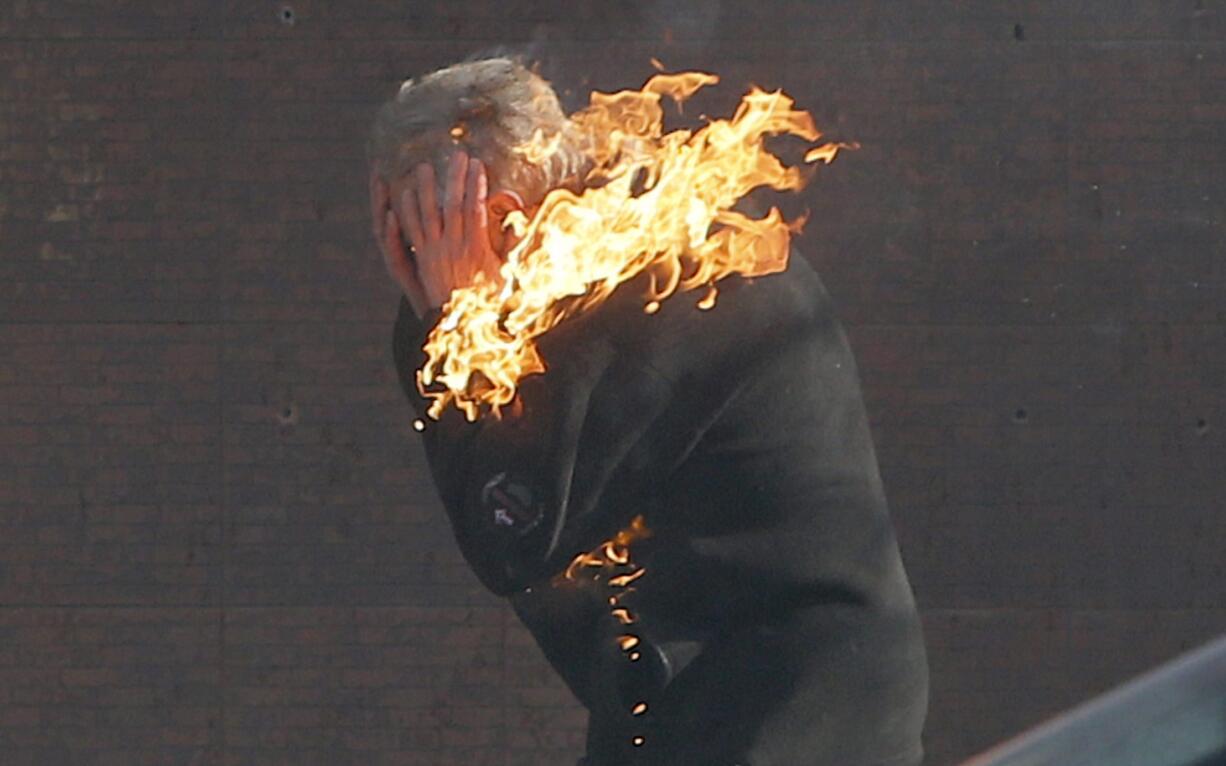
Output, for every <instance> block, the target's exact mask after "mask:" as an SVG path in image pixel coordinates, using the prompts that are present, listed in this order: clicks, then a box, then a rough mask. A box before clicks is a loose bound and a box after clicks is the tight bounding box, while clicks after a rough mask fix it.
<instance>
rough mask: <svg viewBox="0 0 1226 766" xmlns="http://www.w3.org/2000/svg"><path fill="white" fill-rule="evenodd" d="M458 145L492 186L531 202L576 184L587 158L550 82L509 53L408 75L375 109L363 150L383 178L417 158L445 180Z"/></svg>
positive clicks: (400, 172)
mask: <svg viewBox="0 0 1226 766" xmlns="http://www.w3.org/2000/svg"><path fill="white" fill-rule="evenodd" d="M457 148H463V149H465V150H466V151H467V152H468V153H469V154H470V155H472V156H475V157H478V158H480V159H481V161H482V162H484V163H485V165H486V170H487V173H488V174H489V182H490V188H491V189H498V188H501V189H507V190H509V191H514V192H516V193H517V194H519V196H520V197H521V198H522V199H523V201H524V202H525V204H529V205H531V204H535V203H538V202H539V201H540V200H541V199H543V198H544V196H545V194H546V193H547V192H548V191H549V190H550V189H553V188H557V187H559V186H564V185H573V184H574V183H575V182H576V179H578V178H579V177H580V176H581V174H582V171H583V169H584V166H585V165H586V164H587V160H586V155H585V154H584V153H583V151H582V150H581V149H580V144H579V140H578V138H577V136H576V132H575V130H574V128H573V126H572V125H571V124H570V121H569V120H568V119H567V117H566V115H565V114H564V113H563V111H562V108H561V105H560V104H559V103H558V97H557V94H556V93H555V92H554V90H553V88H552V86H550V84H549V83H548V82H546V81H545V80H544V79H543V78H541V77H540V75H538V74H537V73H536V72H534V71H532V70H530V69H529V68H527V67H526V66H524V64H523V63H522V62H521V61H519V60H517V59H515V58H512V57H502V56H500V57H496V58H485V59H479V60H474V61H466V62H463V63H459V64H455V65H453V66H449V67H447V68H445V69H440V70H438V71H436V72H432V73H430V74H427V75H424V76H422V77H420V78H416V79H408V80H405V81H404V83H403V84H402V85H401V86H400V90H399V92H398V93H397V94H396V96H395V97H394V98H393V99H391V100H390V101H388V102H386V103H384V104H383V105H382V106H380V107H379V109H378V111H377V112H376V114H375V120H374V125H373V126H372V128H371V132H370V136H369V139H368V142H367V147H366V152H367V159H368V160H369V162H370V163H371V164H372V165H374V166H375V168H376V169H377V171H378V173H379V174H380V175H381V176H382V177H383V178H396V177H400V176H403V175H405V174H407V173H409V172H411V171H412V169H413V168H414V167H416V166H417V165H418V164H419V163H422V162H429V163H431V164H433V165H434V168H435V173H436V175H437V177H439V178H443V177H445V175H446V163H447V160H448V158H449V157H450V156H451V154H452V152H453V151H454V150H455V149H457Z"/></svg>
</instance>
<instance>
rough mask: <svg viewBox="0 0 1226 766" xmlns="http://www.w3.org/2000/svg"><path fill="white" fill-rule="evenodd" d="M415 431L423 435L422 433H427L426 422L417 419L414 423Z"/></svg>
mask: <svg viewBox="0 0 1226 766" xmlns="http://www.w3.org/2000/svg"><path fill="white" fill-rule="evenodd" d="M413 430H414V431H417V432H418V433H421V432H422V431H425V430H426V421H424V420H422V419H421V418H416V419H415V420H414V421H413Z"/></svg>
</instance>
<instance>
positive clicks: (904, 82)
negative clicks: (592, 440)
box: [0, 0, 1226, 766]
mask: <svg viewBox="0 0 1226 766" xmlns="http://www.w3.org/2000/svg"><path fill="white" fill-rule="evenodd" d="M564 9H567V10H564ZM525 41H535V42H536V44H537V45H538V49H539V50H540V52H541V53H542V54H545V56H546V68H545V71H546V73H547V74H549V75H550V76H551V77H552V78H553V79H554V80H555V82H556V83H557V84H558V85H559V87H561V88H564V89H567V90H569V91H571V93H570V94H569V96H568V98H569V99H570V100H571V101H572V103H576V102H577V100H578V99H579V97H581V96H582V95H583V94H584V93H586V91H587V90H588V89H589V88H591V87H600V88H616V87H623V86H634V85H637V84H639V83H640V82H641V81H642V79H643V78H644V77H645V76H647V75H648V74H649V73H650V72H651V69H650V67H649V66H648V58H649V57H650V56H657V57H659V58H660V59H662V60H663V61H664V62H665V63H666V64H668V65H669V66H670V67H674V68H681V67H702V68H709V69H713V70H715V71H718V72H719V73H720V74H721V75H723V76H724V78H725V84H726V87H725V88H724V89H723V90H721V91H720V93H719V94H715V95H712V96H710V97H709V100H708V101H707V102H705V103H707V104H709V106H710V109H711V111H712V113H717V112H722V111H724V110H726V109H727V108H728V107H729V106H730V105H731V104H732V103H734V102H735V100H736V98H737V96H738V95H739V93H740V92H741V90H742V89H743V88H744V87H745V86H746V84H747V83H748V82H750V81H754V82H758V83H761V84H763V85H765V86H768V87H779V86H782V87H784V88H785V89H786V90H787V91H788V92H789V93H790V94H792V95H793V96H795V97H796V98H797V99H798V101H799V103H800V105H801V106H802V107H804V108H807V109H810V110H811V111H813V113H814V114H815V116H816V117H817V118H818V122H819V124H820V125H821V126H823V127H825V128H827V129H828V130H829V131H830V133H831V135H832V136H834V137H839V138H845V139H851V140H858V141H860V142H861V143H862V144H863V149H862V150H860V151H859V152H855V153H848V154H846V155H845V156H844V157H842V158H841V159H840V160H839V161H838V162H836V163H835V164H834V165H833V166H831V167H830V168H825V169H823V170H822V172H821V173H820V174H819V176H818V178H817V180H816V181H815V182H814V184H813V185H812V186H810V188H809V189H808V190H806V191H805V192H804V194H803V200H802V201H801V206H806V207H809V208H810V209H811V210H812V211H813V218H812V220H811V223H810V224H809V227H808V230H807V232H806V234H805V235H804V237H803V238H802V239H801V240H800V243H799V244H800V247H801V248H802V250H803V251H804V253H805V254H806V256H807V257H809V258H810V259H811V260H812V261H813V263H814V264H815V265H816V266H817V267H818V268H819V269H820V270H821V272H822V273H823V275H824V277H825V279H826V281H827V284H828V287H829V288H830V290H831V292H832V294H833V295H834V296H835V298H836V301H837V303H838V304H839V308H840V311H841V314H842V316H843V318H844V320H845V322H846V324H847V327H848V330H849V333H850V335H851V339H852V342H853V344H854V348H855V350H856V352H857V354H858V357H859V360H860V365H861V372H862V376H863V379H864V384H865V395H866V398H867V401H868V405H869V408H870V413H871V416H872V420H873V427H874V433H875V436H876V439H877V443H878V446H879V453H880V458H881V466H882V472H883V475H884V478H885V481H886V486H887V489H888V492H889V496H890V500H891V505H892V508H893V511H894V514H895V519H896V523H897V526H898V529H899V534H900V537H901V541H902V546H903V553H904V556H905V558H906V561H907V564H908V566H909V569H910V572H911V575H912V579H913V582H914V585H915V588H916V592H917V594H918V597H919V599H920V601H921V604H922V607H923V609H924V613H925V621H926V625H927V630H928V638H929V642H930V650H931V655H932V670H933V701H932V710H931V716H930V725H929V728H928V746H929V750H930V753H931V756H932V757H931V759H930V762H931V763H933V764H948V763H951V762H953V761H955V760H957V759H958V758H959V757H961V756H965V755H967V754H969V753H971V752H973V751H976V750H978V749H980V748H982V747H984V746H986V745H988V744H990V743H992V742H994V741H996V740H998V739H1000V738H1002V737H1004V736H1006V735H1009V734H1012V733H1014V732H1016V731H1018V730H1019V729H1021V728H1022V727H1024V726H1027V725H1030V724H1032V723H1035V722H1037V721H1039V720H1041V719H1042V718H1044V717H1045V716H1047V715H1049V714H1051V713H1053V712H1055V711H1058V710H1060V709H1062V708H1064V707H1066V706H1068V705H1070V704H1072V703H1075V702H1077V701H1078V700H1081V699H1083V698H1085V697H1087V696H1088V695H1091V694H1094V693H1096V692H1099V691H1102V690H1104V689H1106V688H1108V687H1109V686H1111V685H1113V684H1115V683H1117V682H1119V681H1121V680H1123V679H1125V678H1127V677H1129V676H1131V675H1133V674H1134V673H1137V672H1138V671H1141V670H1142V669H1145V668H1147V667H1149V666H1151V665H1152V664H1155V663H1157V662H1160V661H1162V660H1164V659H1167V658H1169V657H1171V656H1173V655H1174V654H1176V653H1178V652H1179V651H1181V650H1183V649H1186V648H1189V647H1191V646H1193V645H1196V644H1198V643H1200V642H1202V641H1204V640H1206V639H1208V638H1209V637H1211V636H1213V635H1215V634H1217V633H1220V632H1222V631H1224V630H1226V586H1224V585H1223V583H1224V582H1226V571H1224V562H1226V543H1224V542H1223V541H1224V540H1226V514H1224V513H1223V510H1222V507H1223V506H1222V504H1223V498H1224V493H1223V487H1224V480H1223V466H1224V465H1226V440H1224V438H1223V434H1224V433H1226V411H1224V408H1223V402H1224V398H1226V397H1224V394H1226V390H1224V387H1226V353H1224V352H1226V247H1224V244H1226V243H1224V241H1223V222H1224V215H1223V211H1224V210H1226V204H1224V203H1226V173H1224V172H1223V169H1224V168H1226V5H1224V4H1223V3H1221V2H1219V1H1218V0H1195V1H1194V0H1178V1H1176V0H1169V1H1168V0H1083V1H1082V2H1068V0H1049V1H1047V2H1040V1H1038V0H1030V1H1023V2H1011V3H993V2H916V3H897V2H862V1H857V2H851V1H850V0H811V1H805V2H800V1H799V0H797V1H796V2H788V3H784V2H769V1H765V0H763V1H759V2H753V3H749V2H744V3H742V2H731V1H729V2H725V3H722V4H721V3H719V2H716V1H715V0H701V1H689V2H682V0H657V2H654V3H630V2H624V1H623V2H610V1H609V0H603V1H602V2H597V1H596V0H577V1H576V2H571V3H568V4H566V5H565V6H564V5H563V4H561V3H557V4H553V6H552V7H551V6H549V5H546V4H542V3H529V2H523V1H522V0H503V1H502V2H484V1H483V2H468V3H461V2H408V1H407V0H379V1H378V2H373V1H369V2H351V3H341V2H333V3H327V2H322V1H321V0H311V1H308V0H296V1H295V0H290V2H288V3H286V4H283V3H280V2H265V1H263V0H245V1H244V2H237V1H236V0H227V1H226V2H218V0H162V1H161V2H156V3H154V2H145V3H141V2H131V1H125V0H90V1H89V2H86V1H85V0H6V1H5V2H4V3H3V4H0V763H3V764H5V766H9V765H13V766H19V765H21V764H38V765H39V766H59V765H60V764H113V765H114V766H134V765H138V764H159V765H162V764H226V765H231V764H234V765H237V764H259V765H261V766H274V765H276V764H293V765H294V766H308V765H311V764H319V765H320V766H342V765H344V764H354V765H355V766H357V765H359V764H360V765H361V766H369V765H371V764H398V765H401V766H410V765H416V764H420V765H422V766H446V765H447V764H464V766H487V765H493V764H497V765H498V766H529V765H530V764H531V765H532V766H546V765H548V766H553V765H556V764H569V763H570V759H571V758H573V756H574V755H576V754H577V752H578V750H579V747H580V745H581V741H582V739H581V738H582V729H583V725H584V717H583V715H582V714H581V712H580V711H578V710H577V708H576V705H575V703H574V702H573V701H572V700H571V699H570V697H569V696H568V695H567V693H566V692H565V690H564V689H563V687H562V686H561V684H560V682H559V681H557V680H556V679H554V678H553V677H552V676H551V675H550V673H549V672H548V670H547V668H546V665H545V664H544V662H543V661H542V659H541V657H540V656H539V654H538V653H537V651H536V650H535V648H534V646H533V645H532V644H531V642H530V640H529V639H528V638H527V636H526V635H525V633H524V632H523V631H522V630H521V629H520V628H519V627H518V625H517V624H516V622H515V620H514V617H513V616H512V615H511V614H510V613H509V611H508V610H507V609H506V608H505V607H504V606H503V605H502V603H501V602H499V601H498V600H497V599H495V598H492V597H490V596H488V595H486V594H485V593H483V592H482V591H481V590H480V588H479V586H478V585H477V583H476V581H475V580H474V578H473V577H472V576H471V575H470V574H469V573H468V571H467V569H466V568H465V566H464V564H463V562H462V560H461V559H460V558H459V556H458V554H457V551H456V549H455V547H454V544H453V542H452V541H451V538H450V535H449V532H448V530H447V528H446V526H445V523H444V518H443V516H442V514H441V510H440V508H439V506H438V502H437V499H436V497H435V495H434V491H433V488H432V487H431V485H430V482H429V477H428V475H427V473H426V470H425V466H424V464H423V459H422V454H421V451H420V450H419V448H418V446H417V443H416V437H415V434H414V433H413V431H412V428H411V425H410V413H409V409H408V407H407V405H406V403H405V402H404V401H403V399H402V394H401V392H400V391H399V390H398V388H397V386H396V382H395V375H394V371H393V367H392V362H391V358H390V332H391V321H392V318H393V316H394V312H395V307H396V299H397V296H396V291H395V288H394V286H393V285H392V283H391V282H390V280H389V279H388V278H387V277H386V275H385V273H384V272H383V267H382V265H381V263H380V261H379V258H378V256H377V254H376V252H375V250H374V247H373V244H372V242H371V241H370V239H369V232H368V227H367V217H366V213H367V211H366V191H365V177H366V176H365V169H364V167H363V158H362V139H363V136H364V131H365V128H366V125H367V121H368V119H369V117H370V115H371V113H372V110H373V108H374V106H375V105H376V103H377V102H378V101H380V100H381V99H384V98H387V97H389V96H390V95H391V94H392V93H393V92H394V90H395V88H396V86H397V85H398V83H399V82H400V80H401V79H403V78H404V77H407V76H409V75H412V74H416V73H420V72H422V71H424V70H427V69H430V68H434V67H438V66H441V65H444V64H446V63H449V62H451V61H452V60H454V59H455V58H458V57H461V56H463V55H466V54H468V53H470V52H472V51H474V50H476V49H480V48H484V47H486V46H489V45H492V44H496V43H500V42H506V43H522V42H525Z"/></svg>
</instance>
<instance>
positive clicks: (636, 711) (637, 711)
mask: <svg viewBox="0 0 1226 766" xmlns="http://www.w3.org/2000/svg"><path fill="white" fill-rule="evenodd" d="M646 712H647V703H646V702H640V703H639V704H637V705H635V706H634V707H633V708H632V709H631V710H630V714H631V715H642V714H643V713H646Z"/></svg>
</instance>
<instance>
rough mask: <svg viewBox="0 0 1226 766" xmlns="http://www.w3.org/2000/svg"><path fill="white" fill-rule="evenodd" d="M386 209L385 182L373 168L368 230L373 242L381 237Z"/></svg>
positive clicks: (377, 241)
mask: <svg viewBox="0 0 1226 766" xmlns="http://www.w3.org/2000/svg"><path fill="white" fill-rule="evenodd" d="M386 209H387V184H386V183H384V182H383V179H382V178H379V172H378V171H377V170H375V169H374V168H371V171H370V231H371V234H372V235H373V236H374V238H375V242H376V243H379V242H382V239H383V211H384V210H386Z"/></svg>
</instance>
